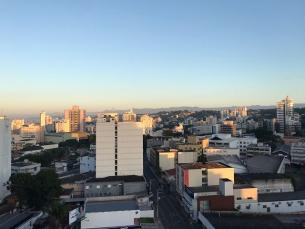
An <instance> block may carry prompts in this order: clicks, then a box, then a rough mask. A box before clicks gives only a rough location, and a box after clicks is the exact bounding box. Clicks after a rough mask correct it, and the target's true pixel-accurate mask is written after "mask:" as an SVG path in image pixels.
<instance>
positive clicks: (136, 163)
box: [96, 113, 143, 178]
mask: <svg viewBox="0 0 305 229" xmlns="http://www.w3.org/2000/svg"><path fill="white" fill-rule="evenodd" d="M122 175H137V176H142V175H143V125H142V123H141V122H118V115H117V113H99V114H98V118H97V122H96V177H97V178H102V177H108V176H122Z"/></svg>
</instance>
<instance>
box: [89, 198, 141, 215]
mask: <svg viewBox="0 0 305 229" xmlns="http://www.w3.org/2000/svg"><path fill="white" fill-rule="evenodd" d="M131 210H139V208H138V206H137V203H136V200H120V201H118V200H116V201H96V202H89V203H87V204H86V213H90V212H113V211H131Z"/></svg>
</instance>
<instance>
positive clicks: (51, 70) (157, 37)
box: [0, 1, 305, 115]
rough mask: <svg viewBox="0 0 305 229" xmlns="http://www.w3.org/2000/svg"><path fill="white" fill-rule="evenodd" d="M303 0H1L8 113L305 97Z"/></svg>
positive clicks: (1, 69) (1, 61) (1, 60)
mask: <svg viewBox="0 0 305 229" xmlns="http://www.w3.org/2000/svg"><path fill="white" fill-rule="evenodd" d="M304 8H305V2H304V1H293V2H290V1H260V2H257V1H234V2H231V1H217V2H205V1H195V2H191V3H189V2H183V1H175V2H164V1H154V2H141V1H115V2H113V1H65V2H62V1H52V3H51V2H49V1H1V3H0V15H1V16H0V18H1V20H0V28H1V36H0V50H1V56H0V76H1V84H0V95H1V98H2V99H1V105H0V108H1V109H2V112H3V114H5V115H16V114H34V113H38V112H41V110H46V111H47V112H63V110H64V109H65V108H66V107H70V106H71V105H72V104H78V105H79V106H81V107H84V108H86V110H87V111H103V110H105V109H112V108H115V109H128V108H129V107H137V108H160V107H174V106H198V107H227V106H233V105H236V106H249V105H256V104H259V105H275V103H276V102H277V101H278V98H284V97H285V96H286V95H288V94H289V95H290V97H292V98H294V101H295V103H304V102H305V98H304V92H303V85H304V83H305V62H304V60H305V45H304V40H305V30H304V29H302V28H303V27H304V21H305V15H304Z"/></svg>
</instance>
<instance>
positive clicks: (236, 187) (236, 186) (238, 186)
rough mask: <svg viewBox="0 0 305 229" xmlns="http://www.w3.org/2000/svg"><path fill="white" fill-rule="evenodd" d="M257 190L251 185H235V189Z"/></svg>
mask: <svg viewBox="0 0 305 229" xmlns="http://www.w3.org/2000/svg"><path fill="white" fill-rule="evenodd" d="M244 188H255V187H254V186H252V185H250V184H233V189H244Z"/></svg>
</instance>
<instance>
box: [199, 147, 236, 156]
mask: <svg viewBox="0 0 305 229" xmlns="http://www.w3.org/2000/svg"><path fill="white" fill-rule="evenodd" d="M202 152H203V154H205V155H206V156H210V155H223V156H237V157H239V149H238V148H222V147H208V148H204V149H203V150H202Z"/></svg>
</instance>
